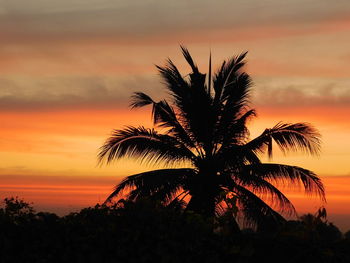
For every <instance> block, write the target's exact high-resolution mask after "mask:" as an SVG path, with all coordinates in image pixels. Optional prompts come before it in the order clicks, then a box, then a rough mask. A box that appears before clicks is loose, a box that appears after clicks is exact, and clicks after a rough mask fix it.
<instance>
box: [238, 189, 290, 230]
mask: <svg viewBox="0 0 350 263" xmlns="http://www.w3.org/2000/svg"><path fill="white" fill-rule="evenodd" d="M232 190H233V191H234V192H235V193H236V194H237V196H238V199H237V200H238V203H239V206H240V207H241V212H242V213H243V215H244V223H245V225H248V226H255V225H257V226H261V225H264V224H265V223H271V222H272V223H274V224H280V223H282V222H285V221H286V220H285V219H284V217H283V216H281V215H280V214H279V213H278V212H276V211H275V210H274V209H272V208H271V207H270V206H269V205H268V204H266V203H265V202H264V201H263V200H262V199H261V198H259V197H258V196H256V195H255V194H254V193H253V192H251V191H249V190H248V189H246V188H245V187H243V186H240V185H234V186H233V188H232Z"/></svg>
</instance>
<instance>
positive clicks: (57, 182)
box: [0, 0, 350, 228]
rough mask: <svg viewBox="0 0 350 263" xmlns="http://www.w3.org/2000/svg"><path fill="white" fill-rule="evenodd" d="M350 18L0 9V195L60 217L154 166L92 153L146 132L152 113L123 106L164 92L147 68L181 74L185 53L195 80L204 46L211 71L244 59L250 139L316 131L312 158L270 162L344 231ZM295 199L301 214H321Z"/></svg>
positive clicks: (72, 7)
mask: <svg viewBox="0 0 350 263" xmlns="http://www.w3.org/2000/svg"><path fill="white" fill-rule="evenodd" d="M349 13H350V4H349V2H348V1H339V3H338V4H337V5H333V4H331V3H326V2H324V3H323V2H322V3H320V2H319V1H316V0H303V1H302V0H297V1H283V2H281V1H277V0H274V1H269V2H268V3H262V2H261V1H258V0H253V1H250V2H249V3H245V2H243V1H235V3H233V2H232V3H229V2H227V1H215V4H214V2H212V1H206V0H205V1H201V2H198V1H176V3H175V2H174V3H170V2H169V3H168V2H166V1H165V2H164V1H148V0H147V1H144V2H142V3H141V2H139V3H136V2H135V3H129V4H125V3H124V2H123V1H109V0H104V1H97V0H90V1H89V4H86V2H85V1H82V0H77V1H74V3H72V2H71V1H68V0H61V1H56V0H55V1H43V0H33V1H30V2H28V1H24V0H11V1H7V0H6V1H3V2H1V3H0V31H1V34H0V40H1V41H0V58H1V59H0V178H1V179H0V197H1V198H4V197H6V196H10V195H19V196H20V197H24V198H25V199H26V200H27V201H33V202H35V204H36V205H37V206H38V207H43V208H47V209H53V210H54V211H61V212H62V211H63V212H69V211H72V210H74V209H76V208H79V207H82V206H87V205H94V204H95V203H96V202H98V201H99V200H103V199H104V198H105V197H106V195H107V194H108V192H109V191H110V189H111V188H112V186H113V185H114V184H115V183H116V182H118V180H120V179H121V178H122V177H123V176H126V175H128V174H131V173H135V172H138V171H141V170H144V169H150V167H144V166H141V165H139V164H136V163H135V162H134V161H132V160H127V161H123V162H122V163H117V164H116V165H114V166H110V167H98V166H97V161H96V154H97V151H98V147H100V146H101V144H102V143H103V141H104V139H105V138H106V137H107V136H108V134H109V133H110V132H111V130H112V129H114V128H122V127H123V126H124V125H146V126H150V116H149V111H147V110H142V111H130V110H129V109H128V108H127V105H128V100H129V97H130V95H131V94H132V92H134V91H143V92H146V93H148V94H151V95H152V96H154V97H155V98H156V99H157V98H158V99H159V98H162V97H163V96H164V94H165V93H164V90H163V89H162V85H161V83H160V82H159V77H158V76H157V72H156V70H155V67H154V64H162V63H163V62H164V60H165V59H166V58H167V57H171V58H172V59H173V60H174V62H175V63H176V64H177V65H179V67H180V69H181V70H182V72H184V73H187V70H188V68H186V67H185V62H184V60H183V59H182V58H181V54H180V52H179V43H182V44H185V45H186V46H187V47H188V48H189V49H190V51H191V53H192V54H193V56H194V57H195V58H197V62H198V64H199V66H200V67H201V68H202V70H203V71H207V62H208V54H209V51H210V50H211V52H212V55H213V63H214V65H216V66H217V65H219V64H220V62H221V61H222V59H225V58H227V57H229V56H231V55H234V54H237V53H240V52H242V51H245V50H248V51H249V54H248V65H247V68H246V70H247V71H248V72H249V73H251V74H252V77H253V80H254V84H255V85H254V94H253V107H254V108H256V109H257V111H258V118H257V119H256V120H254V121H252V123H251V126H250V127H251V131H252V135H253V136H255V135H258V134H259V133H260V132H262V131H263V130H264V129H265V128H267V127H272V126H273V125H274V124H276V123H277V122H278V121H286V122H299V121H306V122H310V123H312V124H314V125H315V126H316V127H317V128H318V129H319V130H320V132H321V134H322V141H323V147H322V154H321V156H320V157H318V158H315V157H310V156H303V155H299V154H292V155H288V156H286V157H284V156H281V155H280V154H279V153H277V154H276V155H275V158H274V161H275V162H281V163H286V164H296V165H299V166H302V167H305V168H308V169H310V170H313V171H315V172H316V173H318V174H319V175H320V176H321V178H324V183H325V185H326V189H327V199H328V201H329V202H328V204H327V206H326V207H327V208H328V209H329V211H330V212H331V213H332V214H333V215H338V216H337V217H335V216H333V217H332V219H333V220H335V221H336V223H337V222H339V224H341V225H342V227H343V228H344V227H345V223H344V220H348V221H349V222H350V209H349V207H350V206H349V202H350V196H349V191H348V190H347V189H348V188H349V187H348V186H349V185H350V179H349V177H348V176H349V175H350V169H349V164H348V162H349V160H350V150H349V149H350V141H349V140H348V135H349V132H350V124H349V123H350V122H349V116H350V78H349V74H350V73H349V72H350V50H349V47H348V43H350V16H349ZM253 14H254V15H253ZM72 178H74V179H72ZM97 178H98V179H97ZM291 196H293V197H292V199H293V200H295V202H296V206H297V208H298V207H300V211H303V212H305V211H311V212H314V211H315V210H317V209H316V208H317V207H316V206H317V205H318V204H314V203H310V202H305V198H302V197H301V196H300V195H298V196H294V195H293V194H292V195H291ZM69 200H70V201H69ZM67 203H69V204H70V205H69V206H68V205H67ZM55 209H56V210H55ZM344 218H345V219H344ZM346 227H348V228H350V226H348V225H346Z"/></svg>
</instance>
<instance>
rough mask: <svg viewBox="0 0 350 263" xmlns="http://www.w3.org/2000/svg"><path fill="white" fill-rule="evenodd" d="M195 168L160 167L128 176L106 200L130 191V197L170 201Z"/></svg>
mask: <svg viewBox="0 0 350 263" xmlns="http://www.w3.org/2000/svg"><path fill="white" fill-rule="evenodd" d="M195 174H196V172H195V171H194V170H193V169H188V168H179V169H160V170H153V171H148V172H143V173H139V174H134V175H131V176H128V177H126V178H125V179H124V180H123V181H121V182H120V183H119V184H118V185H117V186H116V187H115V189H114V191H113V192H112V193H111V194H110V195H109V196H108V198H107V199H106V202H109V201H110V200H111V199H112V198H114V197H116V196H118V195H120V194H123V193H124V192H125V191H129V193H128V199H130V200H136V199H138V198H145V197H156V198H157V199H158V200H164V201H166V202H168V201H170V200H171V199H172V197H173V196H174V194H176V193H177V192H178V191H179V190H180V189H181V188H182V187H183V186H184V185H185V184H186V181H187V180H188V179H189V178H191V177H192V176H194V175H195Z"/></svg>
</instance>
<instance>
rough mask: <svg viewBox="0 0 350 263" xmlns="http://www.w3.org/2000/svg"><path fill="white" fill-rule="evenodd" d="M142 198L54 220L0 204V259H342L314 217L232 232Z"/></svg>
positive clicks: (349, 250) (335, 239)
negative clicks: (254, 229) (213, 227)
mask: <svg viewBox="0 0 350 263" xmlns="http://www.w3.org/2000/svg"><path fill="white" fill-rule="evenodd" d="M181 209H182V208H181V205H176V204H174V205H173V206H172V207H169V206H168V207H164V206H163V205H161V204H160V203H158V204H157V203H155V202H154V201H149V200H139V201H137V202H131V201H121V202H119V203H118V204H113V205H112V206H109V207H107V206H103V205H96V206H95V207H90V208H85V209H82V210H81V211H80V212H78V213H71V214H69V215H67V216H64V217H58V216H56V215H55V214H51V213H43V212H40V213H36V212H35V211H34V210H33V209H32V208H31V206H30V205H28V204H27V203H25V202H23V201H22V200H20V199H18V198H13V199H11V198H10V199H7V201H6V203H5V207H4V208H1V209H0V230H1V232H0V233H1V234H0V262H2V263H10V262H11V263H12V262H14V263H15V262H16V263H17V262H28V263H31V262H35V263H37V262H43V263H44V262H50V263H54V262H84V263H88V262H100V263H104V262H126V263H127V262H166V263H168V262H170V263H171V262H240V263H244V262H259V263H260V262H271V263H273V262H288V263H294V262H324V263H328V262H329V263H330V262H340V263H342V262H344V263H345V262H349V261H350V240H349V238H348V235H345V237H342V235H341V233H340V232H339V230H338V229H337V228H336V227H335V226H334V225H333V224H331V223H328V222H327V221H326V220H325V219H323V218H321V217H319V216H318V215H305V216H304V217H302V218H301V219H300V220H298V221H286V222H285V223H284V224H282V225H280V226H279V227H278V228H276V227H275V225H273V228H271V225H270V226H269V225H265V226H264V227H263V228H261V229H259V230H258V231H253V230H250V229H245V230H243V231H239V230H238V229H237V226H235V225H234V223H235V222H234V221H230V220H229V219H230V217H229V216H228V217H225V216H222V217H220V220H219V221H218V225H216V228H215V231H214V232H213V231H212V228H211V225H210V224H208V222H207V221H206V220H205V219H204V218H203V217H201V216H199V215H198V214H194V213H180V211H179V210H181Z"/></svg>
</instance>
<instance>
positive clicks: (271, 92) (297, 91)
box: [253, 78, 350, 108]
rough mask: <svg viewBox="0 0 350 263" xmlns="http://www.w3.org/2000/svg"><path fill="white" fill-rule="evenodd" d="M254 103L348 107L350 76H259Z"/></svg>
mask: <svg viewBox="0 0 350 263" xmlns="http://www.w3.org/2000/svg"><path fill="white" fill-rule="evenodd" d="M253 104H254V105H257V106H268V107H319V106H321V107H333V108H335V107H350V79H322V78H258V79H257V81H256V84H255V88H254V96H253Z"/></svg>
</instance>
